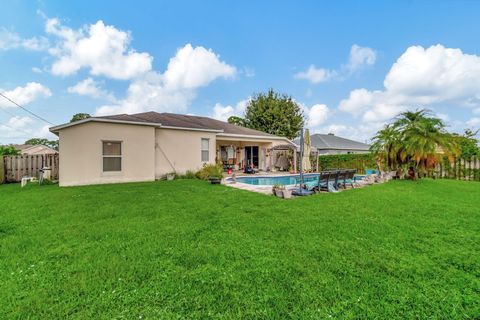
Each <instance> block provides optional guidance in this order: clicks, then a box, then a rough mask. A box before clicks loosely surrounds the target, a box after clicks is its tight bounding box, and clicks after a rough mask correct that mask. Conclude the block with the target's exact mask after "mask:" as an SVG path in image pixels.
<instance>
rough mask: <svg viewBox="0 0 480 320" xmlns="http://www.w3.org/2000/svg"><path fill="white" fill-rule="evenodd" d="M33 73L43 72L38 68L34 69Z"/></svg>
mask: <svg viewBox="0 0 480 320" xmlns="http://www.w3.org/2000/svg"><path fill="white" fill-rule="evenodd" d="M32 71H33V72H35V73H42V72H43V71H42V69H40V68H37V67H33V68H32Z"/></svg>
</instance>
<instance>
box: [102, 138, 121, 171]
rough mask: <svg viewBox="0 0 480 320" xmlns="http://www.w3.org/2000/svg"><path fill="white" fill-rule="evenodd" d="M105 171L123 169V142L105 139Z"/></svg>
mask: <svg viewBox="0 0 480 320" xmlns="http://www.w3.org/2000/svg"><path fill="white" fill-rule="evenodd" d="M103 171H104V172H109V171H122V143H121V142H119V141H103Z"/></svg>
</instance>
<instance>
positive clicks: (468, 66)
mask: <svg viewBox="0 0 480 320" xmlns="http://www.w3.org/2000/svg"><path fill="white" fill-rule="evenodd" d="M478 92H480V57H479V56H476V55H469V54H464V53H463V52H462V51H461V50H460V49H451V48H445V47H444V46H442V45H435V46H431V47H429V48H423V47H421V46H413V47H409V48H408V49H407V50H406V51H405V52H404V53H403V54H402V55H401V56H400V58H399V59H398V60H397V61H396V62H395V63H394V64H393V66H392V68H391V69H390V71H389V72H388V74H387V75H386V77H385V80H384V89H383V90H376V91H369V90H367V89H356V90H353V91H352V92H350V96H349V97H348V98H347V99H345V100H342V101H341V102H340V104H339V109H340V110H343V111H346V112H349V113H352V114H354V115H360V114H361V115H362V118H363V120H364V121H366V122H379V121H385V120H388V119H389V118H391V117H393V116H395V115H396V114H397V113H399V112H401V111H404V110H406V109H409V108H417V107H423V106H432V105H435V104H438V103H450V104H452V105H462V106H465V107H473V106H475V105H476V106H478V105H479V104H476V102H475V101H480V99H479V98H480V96H479V94H478Z"/></svg>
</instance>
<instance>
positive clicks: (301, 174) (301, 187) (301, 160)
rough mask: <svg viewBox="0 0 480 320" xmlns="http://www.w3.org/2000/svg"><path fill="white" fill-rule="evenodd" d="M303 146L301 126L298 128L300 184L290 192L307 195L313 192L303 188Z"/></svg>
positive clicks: (296, 194)
mask: <svg viewBox="0 0 480 320" xmlns="http://www.w3.org/2000/svg"><path fill="white" fill-rule="evenodd" d="M304 147H305V143H304V139H303V128H302V129H301V130H300V184H299V186H298V189H294V190H292V194H293V195H295V196H309V195H311V194H313V192H312V191H309V190H306V189H303V185H304V183H305V181H304V178H303V156H304V153H305V150H304Z"/></svg>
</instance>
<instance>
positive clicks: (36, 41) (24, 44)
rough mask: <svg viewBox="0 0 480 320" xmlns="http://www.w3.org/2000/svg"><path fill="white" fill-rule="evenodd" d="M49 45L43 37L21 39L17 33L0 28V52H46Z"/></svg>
mask: <svg viewBox="0 0 480 320" xmlns="http://www.w3.org/2000/svg"><path fill="white" fill-rule="evenodd" d="M48 47H49V43H48V40H47V38H45V37H33V38H25V39H24V38H21V37H20V36H19V35H18V34H17V33H15V32H13V31H10V30H7V29H5V28H0V51H6V50H13V49H19V48H22V49H25V50H31V51H43V50H47V49H48Z"/></svg>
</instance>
